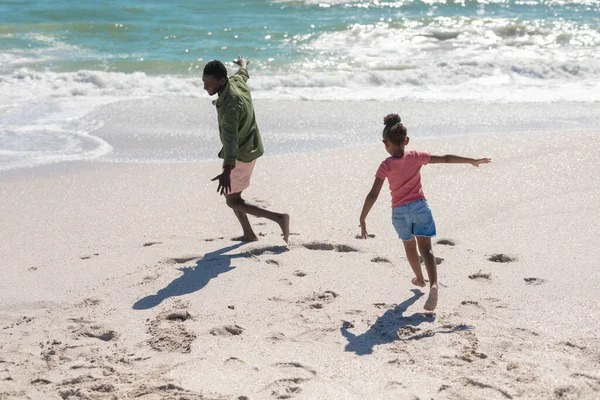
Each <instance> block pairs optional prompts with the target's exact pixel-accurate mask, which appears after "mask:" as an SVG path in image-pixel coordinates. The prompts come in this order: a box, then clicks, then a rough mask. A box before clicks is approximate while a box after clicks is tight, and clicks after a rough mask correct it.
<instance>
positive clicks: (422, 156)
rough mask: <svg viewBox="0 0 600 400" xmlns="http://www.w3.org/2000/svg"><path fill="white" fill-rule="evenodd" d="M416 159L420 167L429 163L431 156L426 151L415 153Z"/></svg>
mask: <svg viewBox="0 0 600 400" xmlns="http://www.w3.org/2000/svg"><path fill="white" fill-rule="evenodd" d="M416 153H417V159H418V160H419V161H420V163H421V165H427V164H429V161H431V154H430V153H428V152H426V151H417V152H416Z"/></svg>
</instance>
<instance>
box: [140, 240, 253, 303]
mask: <svg viewBox="0 0 600 400" xmlns="http://www.w3.org/2000/svg"><path fill="white" fill-rule="evenodd" d="M243 244H244V243H238V244H235V245H233V246H229V247H224V248H222V249H219V250H216V251H213V252H211V253H206V254H205V255H204V257H202V258H201V259H200V260H198V261H196V265H195V266H194V267H182V268H179V270H180V271H182V272H183V275H181V276H180V277H179V278H177V279H175V280H174V281H173V282H171V283H169V285H168V286H167V287H165V288H164V289H161V290H159V291H158V293H156V294H153V295H150V296H146V297H144V298H143V299H140V300H138V301H136V302H135V304H134V305H133V309H134V310H147V309H149V308H152V307H156V306H157V305H159V304H160V303H162V302H163V300H165V299H167V298H169V297H174V296H182V295H185V294H189V293H193V292H195V291H197V290H200V289H202V288H203V287H204V286H206V285H207V284H208V282H210V280H211V279H213V278H216V277H217V276H219V275H221V274H224V273H226V272H229V271H231V270H232V269H234V268H235V266H232V265H231V260H232V259H233V258H245V257H248V256H249V254H248V253H238V254H233V255H227V254H225V253H228V252H230V251H231V250H234V249H237V248H238V247H240V246H242V245H243Z"/></svg>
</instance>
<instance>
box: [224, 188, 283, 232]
mask: <svg viewBox="0 0 600 400" xmlns="http://www.w3.org/2000/svg"><path fill="white" fill-rule="evenodd" d="M227 205H228V206H229V207H231V208H232V209H233V211H235V213H236V214H235V215H236V216H237V217H238V220H239V221H240V223H241V224H242V229H244V223H245V222H247V224H248V225H247V226H248V227H249V228H250V231H252V227H250V222H249V221H248V216H247V214H251V215H254V216H255V217H259V218H267V219H270V220H271V221H273V222H276V223H277V224H278V225H279V227H280V228H281V232H282V233H283V240H285V242H286V243H287V241H288V239H289V237H290V216H289V215H288V214H280V213H276V212H273V211H269V210H265V209H264V208H260V207H258V206H255V205H252V204H249V203H246V201H245V200H244V199H242V194H241V193H233V194H229V195H227ZM238 213H239V214H238ZM240 215H243V216H242V217H240ZM243 221H244V222H243ZM246 233H247V231H246V230H245V229H244V236H242V237H245V236H246ZM252 233H254V232H252ZM254 237H255V238H256V235H254Z"/></svg>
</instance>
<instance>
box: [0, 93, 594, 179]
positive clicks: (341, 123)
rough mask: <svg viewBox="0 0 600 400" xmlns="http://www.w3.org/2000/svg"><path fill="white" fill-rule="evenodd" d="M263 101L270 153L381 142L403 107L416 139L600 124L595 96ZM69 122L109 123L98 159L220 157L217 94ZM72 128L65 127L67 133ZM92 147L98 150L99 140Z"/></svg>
mask: <svg viewBox="0 0 600 400" xmlns="http://www.w3.org/2000/svg"><path fill="white" fill-rule="evenodd" d="M255 106H256V114H257V118H258V123H259V127H260V129H261V133H262V136H263V141H264V144H265V147H266V152H267V154H268V155H276V154H286V155H287V154H294V153H304V152H307V151H315V150H322V149H335V148H340V147H344V148H345V147H352V146H354V145H362V144H371V143H378V141H379V136H380V131H381V126H382V124H381V121H382V118H383V116H384V115H386V114H388V113H389V112H398V113H400V115H401V117H402V119H403V122H404V124H405V125H406V126H407V128H408V131H409V136H411V137H412V138H413V139H416V138H422V139H426V138H432V137H451V136H456V135H463V134H492V135H493V134H504V135H514V134H517V135H518V134H521V133H529V132H561V131H562V132H577V131H587V132H589V131H600V108H598V107H596V104H595V103H556V104H554V103H546V104H543V103H538V104H522V103H508V104H481V103H473V102H443V103H420V102H410V101H409V102H403V101H398V102H387V101H370V102H359V101H356V102H342V101H339V102H334V101H318V102H310V101H279V100H256V105H255ZM69 124H71V125H74V126H80V127H90V126H91V127H94V126H97V125H98V124H101V125H102V126H101V127H100V128H98V129H92V130H91V131H89V132H88V135H89V136H91V137H92V138H93V140H90V141H88V142H90V143H93V142H98V146H100V147H102V146H105V147H106V146H109V147H110V148H112V151H111V152H110V153H108V154H106V155H104V156H102V157H100V158H95V159H90V160H89V161H91V162H154V161H156V162H167V163H168V162H179V161H183V162H187V161H190V162H198V161H203V160H213V159H215V158H216V154H217V152H218V150H219V148H220V143H219V139H218V128H217V123H216V113H215V110H214V107H213V106H212V104H211V102H210V99H209V98H205V99H199V98H192V97H188V98H182V97H165V98H162V97H156V96H153V97H148V98H144V99H134V100H121V101H117V102H115V103H111V104H108V105H103V106H99V107H97V108H95V109H94V111H92V112H91V113H88V114H86V116H85V117H82V118H80V119H78V120H76V121H71V122H69ZM39 128H40V127H37V128H36V130H37V129H39ZM68 131H69V130H68V129H67V131H66V132H65V135H66V137H67V138H68V137H69V135H68ZM47 135H48V137H47V138H46V139H45V141H48V142H50V143H52V141H53V140H54V139H53V136H52V134H51V133H48V134H47ZM36 137H37V136H34V142H33V143H29V142H27V141H26V143H29V144H28V146H32V147H31V149H29V150H28V151H26V152H25V153H24V155H23V157H27V154H29V153H28V152H29V151H31V150H32V149H33V150H35V149H36V146H37V144H36V143H37V142H35V140H37V139H35V138H36ZM25 139H26V138H25V137H24V140H25ZM38 139H39V138H38ZM56 140H57V141H58V142H57V144H56V145H57V146H58V148H57V149H55V150H53V151H52V152H50V153H48V154H47V156H48V157H51V158H56V157H61V154H63V152H64V154H63V156H64V157H68V158H72V157H73V156H77V153H76V152H75V153H74V149H76V146H75V145H76V144H77V143H79V142H78V140H80V139H77V138H72V140H73V141H74V143H71V145H70V146H71V147H68V148H64V149H63V148H62V147H61V146H63V145H62V144H60V145H59V143H62V142H61V140H63V139H60V138H56ZM42 144H44V145H47V143H46V142H43V143H41V144H40V145H42ZM80 144H81V145H83V144H82V143H80ZM88 144H89V143H88ZM65 146H66V144H65ZM72 146H75V147H72ZM61 149H62V150H61ZM38 150H40V153H39V154H37V153H36V154H35V157H41V158H42V159H43V157H45V156H44V154H46V153H44V148H40V149H38ZM86 151H87V152H89V153H90V154H93V149H91V148H87V150H86ZM32 157H33V155H32ZM30 162H32V163H35V162H36V161H34V160H32V161H30ZM2 173H3V171H0V174H2Z"/></svg>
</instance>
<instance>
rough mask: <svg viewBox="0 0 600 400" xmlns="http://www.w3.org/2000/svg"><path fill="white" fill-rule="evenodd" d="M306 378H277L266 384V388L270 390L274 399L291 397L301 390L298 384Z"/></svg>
mask: <svg viewBox="0 0 600 400" xmlns="http://www.w3.org/2000/svg"><path fill="white" fill-rule="evenodd" d="M308 380H309V379H304V378H283V379H278V380H276V381H275V382H273V383H272V384H270V385H269V386H267V388H266V390H268V391H270V392H271V396H272V397H273V398H275V399H291V398H293V397H295V396H297V395H298V394H300V393H301V392H302V388H301V387H300V384H301V383H302V382H306V381H308Z"/></svg>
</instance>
